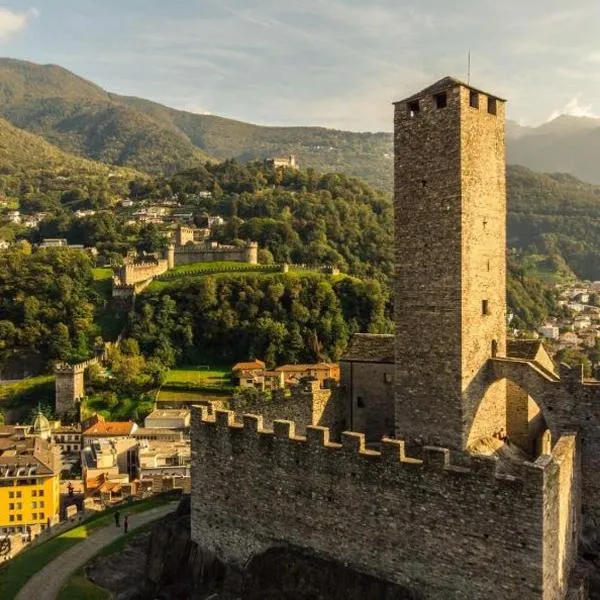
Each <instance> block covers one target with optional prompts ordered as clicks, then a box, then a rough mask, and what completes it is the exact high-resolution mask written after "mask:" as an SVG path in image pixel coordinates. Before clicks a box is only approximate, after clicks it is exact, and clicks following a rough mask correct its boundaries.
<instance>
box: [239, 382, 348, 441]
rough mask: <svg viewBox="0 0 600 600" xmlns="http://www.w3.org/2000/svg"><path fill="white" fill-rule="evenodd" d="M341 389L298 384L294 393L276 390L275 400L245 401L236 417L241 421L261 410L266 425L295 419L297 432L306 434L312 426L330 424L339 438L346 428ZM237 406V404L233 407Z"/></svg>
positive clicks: (334, 434)
mask: <svg viewBox="0 0 600 600" xmlns="http://www.w3.org/2000/svg"><path fill="white" fill-rule="evenodd" d="M337 399H338V395H337V391H333V390H330V389H314V390H310V391H309V390H303V389H302V387H301V386H296V387H295V388H293V390H292V395H291V396H284V395H283V394H277V393H275V394H274V395H273V398H272V399H269V400H262V401H258V402H256V403H252V404H246V403H245V404H244V407H243V411H239V410H237V411H236V413H235V414H236V420H237V421H238V422H239V423H241V422H242V417H243V413H246V412H251V413H254V412H255V413H260V415H261V416H262V418H263V423H264V426H265V427H268V428H270V427H272V426H273V421H275V420H277V419H284V420H290V421H294V423H295V424H296V431H297V432H298V434H300V435H304V433H305V432H306V428H307V427H308V426H309V425H318V426H321V427H328V428H329V429H330V430H331V431H332V435H333V436H334V437H339V436H340V434H341V432H342V431H343V430H344V429H345V428H346V422H345V420H344V415H343V414H342V412H341V411H340V404H339V402H338V401H337ZM232 408H235V407H232Z"/></svg>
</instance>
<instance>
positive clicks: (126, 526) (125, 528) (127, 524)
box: [123, 515, 129, 533]
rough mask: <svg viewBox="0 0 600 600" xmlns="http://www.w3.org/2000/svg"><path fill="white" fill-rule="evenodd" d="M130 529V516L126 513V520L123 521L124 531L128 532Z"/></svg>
mask: <svg viewBox="0 0 600 600" xmlns="http://www.w3.org/2000/svg"><path fill="white" fill-rule="evenodd" d="M128 529H129V516H128V515H125V520H124V521H123V533H127V530H128Z"/></svg>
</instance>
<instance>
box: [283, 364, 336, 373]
mask: <svg viewBox="0 0 600 600" xmlns="http://www.w3.org/2000/svg"><path fill="white" fill-rule="evenodd" d="M336 367H337V365H336V364H333V363H315V364H312V365H282V366H281V367H277V368H276V369H275V371H283V372H284V373H302V372H303V371H323V370H325V369H335V368H336Z"/></svg>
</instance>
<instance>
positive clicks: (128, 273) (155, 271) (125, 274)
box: [114, 258, 169, 285]
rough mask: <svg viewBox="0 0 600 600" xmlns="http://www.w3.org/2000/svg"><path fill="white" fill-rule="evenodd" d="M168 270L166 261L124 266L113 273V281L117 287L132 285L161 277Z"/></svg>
mask: <svg viewBox="0 0 600 600" xmlns="http://www.w3.org/2000/svg"><path fill="white" fill-rule="evenodd" d="M168 269H169V261H168V259H166V258H165V259H160V260H155V261H150V262H143V263H129V264H125V265H123V266H121V267H119V268H118V269H116V271H115V277H114V280H115V282H116V283H118V284H119V285H133V284H135V283H140V282H142V281H147V280H148V279H152V278H153V277H156V276H157V275H162V274H163V273H165V272H166V271H167V270H168Z"/></svg>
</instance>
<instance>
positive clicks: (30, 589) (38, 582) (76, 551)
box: [16, 502, 177, 600]
mask: <svg viewBox="0 0 600 600" xmlns="http://www.w3.org/2000/svg"><path fill="white" fill-rule="evenodd" d="M176 506H177V502H172V503H169V504H165V505H163V506H157V507H156V508H152V509H150V510H148V511H146V512H141V513H137V514H134V515H131V516H130V517H129V531H134V530H136V529H137V528H138V527H141V526H142V525H145V524H146V523H150V522H151V521H154V520H156V519H160V518H161V517H164V516H165V515H167V514H169V513H170V512H172V511H173V510H175V508H176ZM122 526H123V519H122V518H121V527H116V526H115V525H114V523H111V524H110V525H107V526H106V527H103V528H102V529H99V530H98V531H96V532H94V533H92V535H90V537H88V538H86V539H85V540H84V541H83V542H80V543H79V544H76V545H75V546H73V547H71V548H69V549H68V550H67V551H66V552H63V553H62V554H61V555H59V556H58V557H57V558H55V559H54V560H53V561H52V562H51V563H48V564H47V565H46V566H45V567H44V568H43V569H42V570H41V571H39V572H38V573H36V574H35V575H34V576H33V577H32V578H31V579H30V580H29V581H28V582H27V583H26V584H25V585H24V586H23V587H22V588H21V591H20V592H19V593H18V594H17V596H16V600H55V599H56V597H57V596H58V593H59V592H60V590H61V588H62V587H63V585H64V584H65V583H66V582H67V580H68V579H69V577H70V576H71V574H72V573H73V572H74V571H76V570H77V569H79V567H82V566H83V565H84V564H85V563H86V562H88V561H89V560H90V559H91V558H93V557H94V556H95V555H96V554H97V553H98V552H100V550H102V548H104V547H105V546H108V545H109V544H110V543H111V542H113V541H114V540H116V539H117V538H118V537H120V536H121V535H123V529H122Z"/></svg>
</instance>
